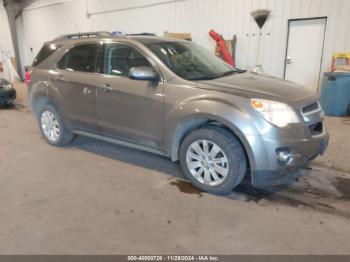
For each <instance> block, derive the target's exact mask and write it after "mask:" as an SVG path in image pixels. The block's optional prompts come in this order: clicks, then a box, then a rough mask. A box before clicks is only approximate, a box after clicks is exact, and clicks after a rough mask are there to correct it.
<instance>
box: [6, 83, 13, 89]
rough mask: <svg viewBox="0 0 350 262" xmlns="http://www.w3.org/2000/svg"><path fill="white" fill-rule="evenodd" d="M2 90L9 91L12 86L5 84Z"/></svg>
mask: <svg viewBox="0 0 350 262" xmlns="http://www.w3.org/2000/svg"><path fill="white" fill-rule="evenodd" d="M4 89H6V90H9V89H12V85H11V84H7V85H5V86H4Z"/></svg>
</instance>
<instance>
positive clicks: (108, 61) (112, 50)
mask: <svg viewBox="0 0 350 262" xmlns="http://www.w3.org/2000/svg"><path fill="white" fill-rule="evenodd" d="M138 66H149V67H151V64H150V63H149V62H148V60H147V59H146V58H145V57H144V56H143V55H142V54H141V53H140V52H138V51H137V50H136V49H134V48H132V47H130V46H128V45H124V44H106V45H105V74H109V75H116V76H128V75H129V70H130V69H131V68H132V67H138Z"/></svg>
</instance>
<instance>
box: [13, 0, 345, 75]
mask: <svg viewBox="0 0 350 262" xmlns="http://www.w3.org/2000/svg"><path fill="white" fill-rule="evenodd" d="M257 8H268V9H271V10H272V15H271V17H270V18H269V20H268V21H267V22H266V25H265V27H264V28H263V36H262V46H261V57H262V64H263V66H264V70H265V72H266V73H268V74H271V75H275V76H278V77H283V72H284V57H285V52H286V41H287V22H288V19H295V18H309V17H321V16H327V17H328V24H327V34H326V43H325V50H324V57H323V65H322V71H326V70H328V68H329V66H330V61H331V55H332V53H333V52H336V51H350V16H349V10H350V1H349V0H175V1H171V0H99V1H97V0H64V1H62V0H38V1H37V2H35V3H34V4H33V5H31V6H29V7H28V8H27V9H25V10H24V12H23V16H22V18H20V19H22V20H21V27H22V34H23V45H22V49H23V57H24V58H25V61H26V64H30V63H31V61H32V59H33V54H31V53H30V47H32V48H33V52H34V53H37V52H38V50H39V49H40V47H41V45H42V44H43V42H45V41H47V40H51V39H53V38H54V37H56V36H57V35H60V34H65V33H74V32H78V31H80V32H83V31H95V30H107V31H126V32H154V33H156V34H159V35H162V34H163V32H164V31H165V30H166V31H169V32H190V33H192V36H193V40H194V41H195V42H197V43H199V44H200V45H202V46H204V47H206V48H208V49H210V50H214V45H215V44H214V41H213V40H212V39H211V38H210V37H209V36H208V31H209V30H210V29H212V28H213V29H215V30H217V31H218V32H220V33H221V34H223V35H224V37H225V38H231V37H232V35H233V34H237V36H238V46H237V65H238V67H240V68H243V69H251V68H253V67H254V66H255V65H256V63H257V61H256V57H257V50H258V49H257V43H258V39H257V38H258V34H259V29H258V27H257V25H256V24H255V22H254V20H253V18H252V17H251V16H250V11H252V10H254V9H257Z"/></svg>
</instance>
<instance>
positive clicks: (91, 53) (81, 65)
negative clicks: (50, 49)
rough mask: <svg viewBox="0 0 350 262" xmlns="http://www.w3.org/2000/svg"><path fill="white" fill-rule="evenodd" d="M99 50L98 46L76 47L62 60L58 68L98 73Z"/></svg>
mask: <svg viewBox="0 0 350 262" xmlns="http://www.w3.org/2000/svg"><path fill="white" fill-rule="evenodd" d="M98 49H99V48H98V46H97V44H88V45H79V46H75V47H73V48H72V49H70V50H69V51H68V52H67V53H66V54H65V55H64V56H63V57H62V58H61V59H60V61H59V62H58V63H57V67H58V68H59V69H63V70H69V71H80V72H90V73H93V72H96V70H97V69H96V63H97V60H98V59H97V57H98ZM97 71H98V70H97Z"/></svg>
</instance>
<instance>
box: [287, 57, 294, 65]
mask: <svg viewBox="0 0 350 262" xmlns="http://www.w3.org/2000/svg"><path fill="white" fill-rule="evenodd" d="M286 62H287V64H291V63H293V61H292V58H291V57H290V56H287V58H286Z"/></svg>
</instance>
